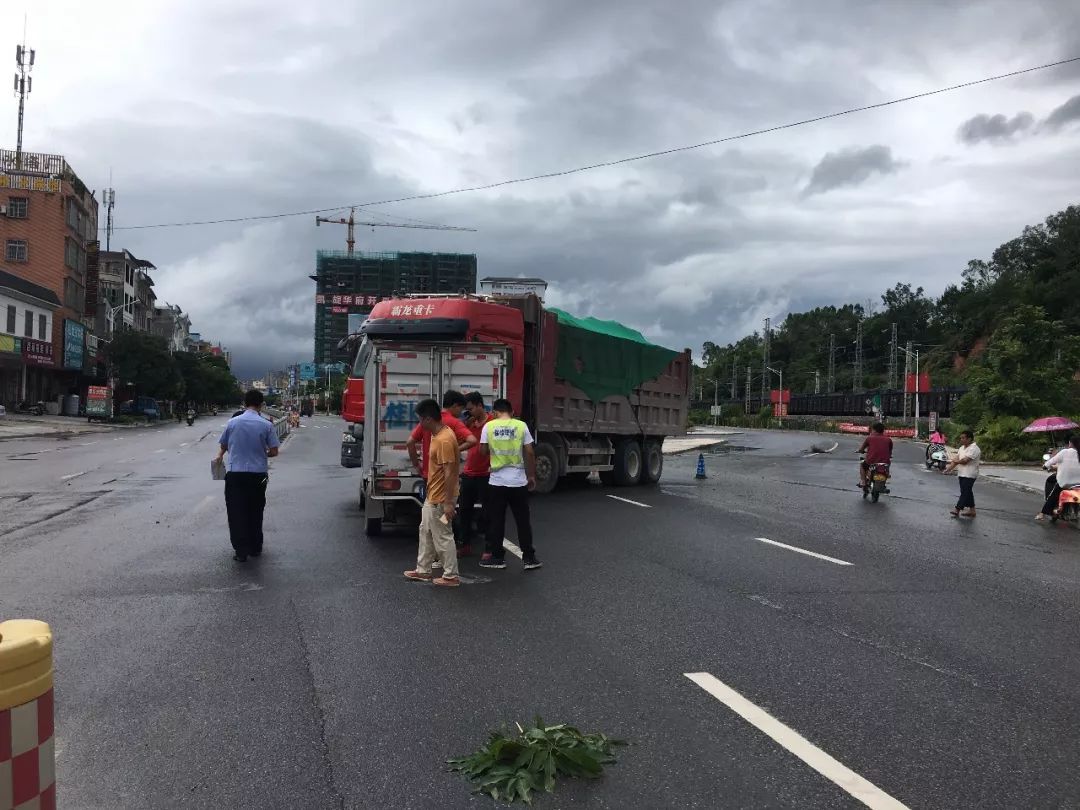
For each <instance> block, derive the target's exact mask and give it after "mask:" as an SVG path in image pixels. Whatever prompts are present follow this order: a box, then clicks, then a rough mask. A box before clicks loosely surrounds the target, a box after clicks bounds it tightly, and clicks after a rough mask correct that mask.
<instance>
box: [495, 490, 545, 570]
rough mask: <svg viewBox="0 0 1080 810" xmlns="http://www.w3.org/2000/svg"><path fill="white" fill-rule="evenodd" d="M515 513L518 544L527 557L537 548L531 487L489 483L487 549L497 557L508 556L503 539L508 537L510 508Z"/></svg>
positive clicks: (497, 558)
mask: <svg viewBox="0 0 1080 810" xmlns="http://www.w3.org/2000/svg"><path fill="white" fill-rule="evenodd" d="M507 506H509V507H510V511H511V512H512V513H513V515H514V523H515V524H516V525H517V535H518V545H519V546H520V547H521V552H522V554H524V555H525V556H526V557H531V556H532V555H533V554H535V553H536V549H535V548H533V536H532V523H531V522H530V520H529V489H528V487H497V486H488V488H487V498H485V499H484V520H485V521H486V522H487V552H488V554H490V555H491V556H492V557H494V558H495V559H496V560H501V559H502V558H503V557H504V556H506V550H505V549H504V548H503V538H504V537H505V536H506V535H505V533H506V507H507Z"/></svg>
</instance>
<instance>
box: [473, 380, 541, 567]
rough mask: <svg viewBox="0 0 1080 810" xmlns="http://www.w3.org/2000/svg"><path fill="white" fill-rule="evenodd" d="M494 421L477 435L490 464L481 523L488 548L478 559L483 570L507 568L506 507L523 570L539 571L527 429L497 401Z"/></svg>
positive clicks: (533, 478)
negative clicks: (505, 546)
mask: <svg viewBox="0 0 1080 810" xmlns="http://www.w3.org/2000/svg"><path fill="white" fill-rule="evenodd" d="M491 409H492V411H494V413H495V418H494V419H492V420H491V421H490V422H488V423H487V424H486V425H484V427H483V429H482V430H481V431H480V452H481V453H483V454H485V455H487V456H488V457H489V459H490V463H491V473H490V475H489V476H488V489H487V498H486V499H485V500H484V520H485V521H486V523H487V548H486V550H485V551H484V556H483V557H481V558H480V566H481V567H482V568H506V551H505V549H504V548H503V537H504V532H505V531H506V508H507V507H508V506H509V507H510V511H511V513H513V515H514V523H515V524H516V525H517V534H518V545H519V546H520V547H521V555H522V556H521V560H522V562H523V563H524V564H525V570H526V571H531V570H533V569H536V568H539V567H540V566H541V565H542V563H541V562H540V561H539V560H538V559H537V558H536V549H535V547H534V546H533V535H532V523H531V522H530V518H529V491H530V490H532V489H535V488H536V453H535V451H534V450H533V437H532V434H531V433H530V432H529V427H528V425H526V424H525V423H524V422H522V421H521V420H520V419H515V418H514V406H513V405H511V404H510V401H509V400H506V399H497V400H495V402H494V403H493V404H492V406H491Z"/></svg>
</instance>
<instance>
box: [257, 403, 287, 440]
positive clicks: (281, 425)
mask: <svg viewBox="0 0 1080 810" xmlns="http://www.w3.org/2000/svg"><path fill="white" fill-rule="evenodd" d="M263 413H265V414H266V415H267V416H269V417H271V418H272V421H273V423H274V432H275V433H277V437H278V439H284V438H285V437H286V436H288V435H289V415H288V414H287V413H285V412H283V411H277V410H274V409H273V408H263Z"/></svg>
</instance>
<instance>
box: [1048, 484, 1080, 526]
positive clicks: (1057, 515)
mask: <svg viewBox="0 0 1080 810" xmlns="http://www.w3.org/2000/svg"><path fill="white" fill-rule="evenodd" d="M1058 520H1064V521H1065V522H1066V523H1071V524H1073V525H1074V526H1076V525H1077V524H1078V523H1080V486H1076V487H1069V488H1068V489H1063V490H1061V494H1060V495H1059V496H1058V508H1057V511H1056V512H1054V514H1053V516H1052V517H1051V518H1050V521H1051V522H1053V523H1056V522H1057V521H1058Z"/></svg>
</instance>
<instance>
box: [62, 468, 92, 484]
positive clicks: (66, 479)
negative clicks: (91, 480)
mask: <svg viewBox="0 0 1080 810" xmlns="http://www.w3.org/2000/svg"><path fill="white" fill-rule="evenodd" d="M88 472H90V471H89V470H83V471H82V472H77V473H71V474H70V475H61V476H60V480H61V481H70V480H71V479H72V478H79V477H80V476H83V475H86V474H87V473H88Z"/></svg>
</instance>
